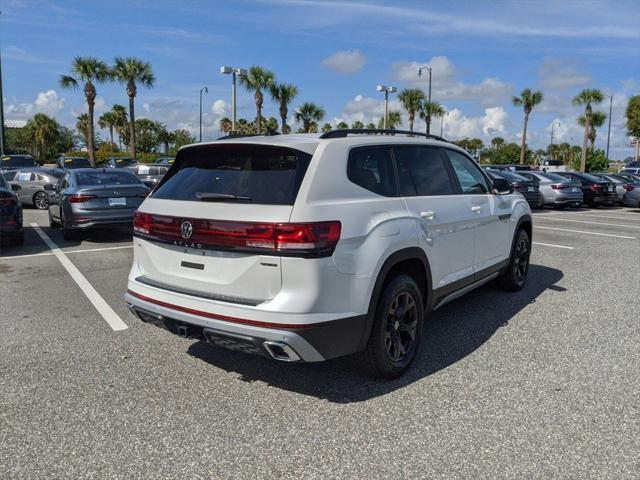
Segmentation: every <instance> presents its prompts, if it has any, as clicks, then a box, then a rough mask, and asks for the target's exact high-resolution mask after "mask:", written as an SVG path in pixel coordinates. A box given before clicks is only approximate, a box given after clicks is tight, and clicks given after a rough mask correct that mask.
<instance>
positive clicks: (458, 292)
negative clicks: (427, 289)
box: [434, 272, 500, 310]
mask: <svg viewBox="0 0 640 480" xmlns="http://www.w3.org/2000/svg"><path fill="white" fill-rule="evenodd" d="M499 274H500V272H493V273H492V274H491V275H487V276H486V277H484V278H481V279H480V280H477V281H475V282H473V283H472V284H471V285H467V286H466V287H463V288H461V289H460V290H456V291H455V292H453V293H450V294H449V295H447V296H446V297H444V298H443V299H442V300H441V301H440V302H439V303H438V304H437V305H436V306H435V307H434V310H437V309H438V308H440V307H441V306H443V305H444V304H446V303H449V302H451V301H452V300H455V299H456V298H460V297H462V296H463V295H465V294H467V293H469V292H470V291H471V290H474V289H476V288H478V287H480V286H482V285H484V284H485V283H487V282H490V281H491V280H493V279H494V278H496V277H497V276H498V275H499Z"/></svg>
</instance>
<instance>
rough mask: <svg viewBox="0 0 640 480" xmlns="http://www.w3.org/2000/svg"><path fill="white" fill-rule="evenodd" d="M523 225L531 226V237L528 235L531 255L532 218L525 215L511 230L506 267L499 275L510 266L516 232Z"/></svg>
mask: <svg viewBox="0 0 640 480" xmlns="http://www.w3.org/2000/svg"><path fill="white" fill-rule="evenodd" d="M524 223H528V224H529V225H531V235H529V255H531V242H533V218H531V215H529V214H525V215H522V216H521V217H520V218H519V219H518V223H516V228H515V229H514V230H513V238H512V239H511V249H510V250H509V258H508V260H507V265H506V266H505V267H504V268H503V269H502V270H501V271H500V274H501V275H502V274H504V273H505V272H506V271H507V269H508V268H509V265H510V264H511V258H512V257H513V251H514V249H515V248H516V235H517V234H518V232H519V231H520V228H521V227H522V224H524Z"/></svg>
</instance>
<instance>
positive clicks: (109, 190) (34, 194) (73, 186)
mask: <svg viewBox="0 0 640 480" xmlns="http://www.w3.org/2000/svg"><path fill="white" fill-rule="evenodd" d="M1 162H2V163H0V233H1V234H2V240H3V242H4V243H11V244H15V245H21V244H22V243H23V241H24V234H23V230H22V205H30V206H33V207H35V208H37V209H39V210H48V211H49V221H50V224H51V226H52V227H60V228H62V231H63V234H64V237H65V238H66V239H71V238H75V237H76V236H77V235H78V233H79V232H81V231H85V230H86V229H87V228H91V227H95V226H100V225H106V224H108V225H117V224H125V225H130V224H131V222H132V218H133V212H134V211H135V210H136V209H137V208H138V206H139V205H140V203H141V202H142V200H143V199H144V198H145V197H146V196H147V195H148V193H149V192H150V191H151V189H152V188H153V187H155V185H157V183H158V182H159V181H160V180H161V179H162V177H163V176H164V175H165V174H166V173H167V170H168V169H169V166H170V165H171V164H172V163H173V158H171V157H163V158H159V159H158V160H157V161H156V163H155V164H152V165H148V164H140V163H137V162H135V161H134V160H132V159H129V158H124V157H114V158H111V159H108V161H107V162H106V165H105V167H103V168H97V169H93V168H91V165H90V163H89V161H88V160H87V159H86V158H84V157H65V156H61V157H60V158H58V160H57V162H56V166H55V167H54V168H43V167H40V166H38V165H37V163H36V162H35V161H34V160H33V158H32V157H31V156H29V155H7V156H5V157H2V160H1Z"/></svg>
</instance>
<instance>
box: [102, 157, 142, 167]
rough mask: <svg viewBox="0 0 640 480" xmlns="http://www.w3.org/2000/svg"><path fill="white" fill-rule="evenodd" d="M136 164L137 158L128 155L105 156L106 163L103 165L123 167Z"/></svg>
mask: <svg viewBox="0 0 640 480" xmlns="http://www.w3.org/2000/svg"><path fill="white" fill-rule="evenodd" d="M137 164H138V162H137V160H135V159H133V158H130V157H111V158H107V163H106V164H105V165H106V167H107V168H123V167H132V166H134V165H137Z"/></svg>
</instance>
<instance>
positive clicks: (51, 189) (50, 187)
mask: <svg viewBox="0 0 640 480" xmlns="http://www.w3.org/2000/svg"><path fill="white" fill-rule="evenodd" d="M43 188H44V189H45V190H48V191H53V190H55V187H54V186H53V184H52V183H45V185H44V187H43Z"/></svg>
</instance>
